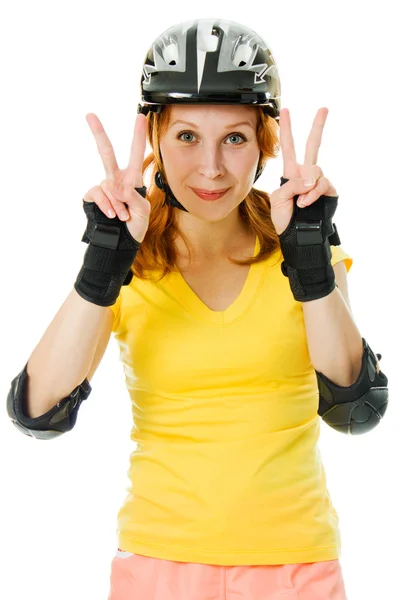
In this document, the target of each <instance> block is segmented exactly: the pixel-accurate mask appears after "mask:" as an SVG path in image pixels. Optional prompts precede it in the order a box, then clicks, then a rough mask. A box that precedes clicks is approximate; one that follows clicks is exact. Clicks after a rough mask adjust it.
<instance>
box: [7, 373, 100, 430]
mask: <svg viewBox="0 0 400 600" xmlns="http://www.w3.org/2000/svg"><path fill="white" fill-rule="evenodd" d="M27 366H28V363H26V365H25V367H24V368H23V370H22V371H21V373H19V374H18V375H17V376H16V377H15V378H14V379H13V380H12V382H11V389H10V391H9V393H8V396H7V412H8V416H9V417H10V419H11V420H12V422H13V423H14V425H15V427H16V428H17V429H18V430H19V431H21V432H22V433H24V434H25V435H29V436H31V437H34V438H37V439H38V440H50V439H52V438H55V437H58V436H59V435H61V434H63V433H66V432H67V431H71V429H72V428H73V427H74V426H75V423H76V419H77V416H78V410H79V408H80V405H81V403H82V401H83V400H86V398H87V397H88V396H89V394H90V392H91V391H92V388H91V386H90V383H89V382H88V380H87V379H85V380H84V381H83V382H82V383H81V384H80V385H78V386H77V387H76V388H75V389H74V390H73V391H72V392H71V394H70V395H69V396H67V397H66V398H63V399H62V400H60V402H58V403H57V404H56V405H55V406H53V408H52V409H50V410H49V411H48V412H47V413H45V414H44V415H40V416H39V417H36V418H35V419H31V418H30V417H27V416H26V408H25V407H26V385H27V380H28V371H27ZM24 411H25V412H24Z"/></svg>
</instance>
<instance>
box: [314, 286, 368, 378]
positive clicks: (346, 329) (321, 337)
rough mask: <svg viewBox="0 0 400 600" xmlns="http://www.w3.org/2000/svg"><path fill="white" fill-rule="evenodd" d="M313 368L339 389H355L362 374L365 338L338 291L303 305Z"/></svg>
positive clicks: (337, 289) (336, 289)
mask: <svg viewBox="0 0 400 600" xmlns="http://www.w3.org/2000/svg"><path fill="white" fill-rule="evenodd" d="M302 308H303V315H304V323H305V328H306V335H307V344H308V350H309V354H310V358H311V362H312V365H313V367H314V369H315V370H316V371H319V372H320V373H322V374H323V375H325V376H326V377H328V379H330V380H331V381H332V382H333V383H335V384H336V385H340V386H342V387H348V386H350V385H352V384H353V383H354V382H355V381H356V380H357V378H358V376H359V374H360V372H361V361H362V355H363V343H362V336H361V335H360V332H359V331H358V328H357V326H356V324H355V322H354V320H353V317H352V315H351V312H350V310H349V308H348V306H347V304H346V302H345V300H344V298H343V296H342V294H341V293H340V290H339V288H337V287H335V289H334V291H333V292H331V293H330V294H329V295H328V296H325V297H324V298H319V299H318V300H310V301H309V302H303V303H302Z"/></svg>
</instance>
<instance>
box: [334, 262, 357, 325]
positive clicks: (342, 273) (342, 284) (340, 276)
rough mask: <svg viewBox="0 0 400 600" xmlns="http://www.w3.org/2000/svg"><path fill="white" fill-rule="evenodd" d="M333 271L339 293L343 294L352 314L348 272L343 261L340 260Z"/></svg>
mask: <svg viewBox="0 0 400 600" xmlns="http://www.w3.org/2000/svg"><path fill="white" fill-rule="evenodd" d="M333 270H334V271H335V280H336V283H337V285H338V288H339V291H340V293H341V294H342V296H343V298H344V300H345V302H346V304H347V306H348V307H349V310H350V313H351V314H353V313H352V311H351V306H350V298H349V288H348V285H347V271H346V267H345V264H344V261H343V260H340V261H339V262H337V263H336V264H335V265H333Z"/></svg>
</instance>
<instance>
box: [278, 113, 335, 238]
mask: <svg viewBox="0 0 400 600" xmlns="http://www.w3.org/2000/svg"><path fill="white" fill-rule="evenodd" d="M328 112H329V111H328V109H327V108H320V109H319V110H318V112H317V114H316V117H315V119H314V122H313V125H312V129H311V132H310V135H309V136H308V140H307V145H306V153H305V158H304V164H300V163H298V162H297V159H296V151H295V147H294V140H293V134H292V127H291V122H290V114H289V109H287V108H283V109H282V110H281V112H280V117H279V125H280V128H279V129H280V144H281V148H282V157H283V177H284V179H289V181H288V182H287V183H285V184H284V185H282V186H281V187H280V188H279V189H278V190H275V191H274V192H273V193H272V194H271V219H272V222H273V224H274V227H275V229H276V232H277V233H278V235H280V234H281V233H283V231H285V229H286V228H287V226H288V225H289V223H290V220H291V218H292V214H293V204H294V201H293V198H294V197H295V196H296V195H297V194H302V196H299V199H298V205H299V206H308V205H310V204H312V203H313V202H315V201H316V200H318V198H319V197H320V196H323V195H324V196H335V197H337V195H338V194H337V192H336V190H335V188H334V187H333V185H332V184H331V182H330V181H329V180H328V179H327V178H326V177H324V174H323V172H322V169H321V167H319V166H317V160H318V151H319V148H320V146H321V140H322V132H323V129H324V126H325V122H326V119H327V116H328ZM307 179H313V180H314V183H313V184H312V185H307ZM302 197H305V200H306V202H305V203H304V204H300V201H301V200H302Z"/></svg>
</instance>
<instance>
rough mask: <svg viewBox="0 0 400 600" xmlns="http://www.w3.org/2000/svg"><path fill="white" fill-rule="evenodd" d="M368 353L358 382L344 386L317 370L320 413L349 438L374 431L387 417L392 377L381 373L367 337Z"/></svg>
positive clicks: (365, 343)
mask: <svg viewBox="0 0 400 600" xmlns="http://www.w3.org/2000/svg"><path fill="white" fill-rule="evenodd" d="M362 341H363V348H364V353H363V357H362V367H361V372H360V375H359V376H358V379H357V381H355V383H353V385H351V386H349V387H341V386H339V385H336V384H335V383H333V381H331V380H330V379H328V378H327V377H326V376H325V375H323V373H320V372H319V371H316V374H317V380H318V389H319V408H318V414H319V415H320V417H322V419H323V420H324V421H325V423H327V424H328V425H329V426H330V427H332V428H333V429H336V431H339V432H341V433H346V434H349V435H360V434H363V433H368V432H369V431H371V429H374V428H375V427H376V426H377V425H378V424H379V423H380V422H381V420H382V418H383V417H384V415H385V412H386V409H387V406H388V402H389V389H388V378H387V377H386V375H385V374H384V373H383V371H381V370H380V368H379V366H378V360H380V359H381V358H382V355H381V354H377V355H376V356H375V354H374V353H373V351H372V350H371V348H370V347H369V345H368V343H367V341H366V340H365V338H362Z"/></svg>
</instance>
